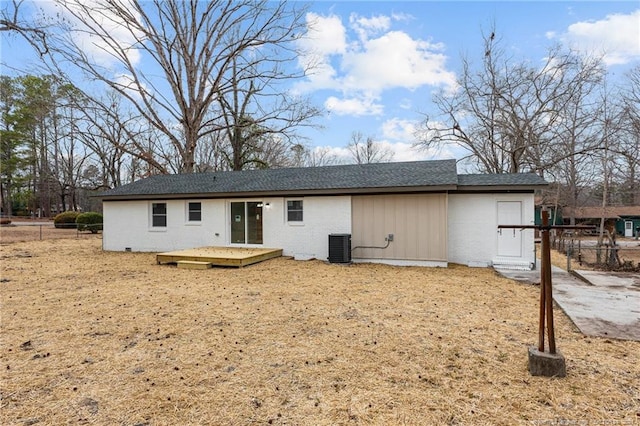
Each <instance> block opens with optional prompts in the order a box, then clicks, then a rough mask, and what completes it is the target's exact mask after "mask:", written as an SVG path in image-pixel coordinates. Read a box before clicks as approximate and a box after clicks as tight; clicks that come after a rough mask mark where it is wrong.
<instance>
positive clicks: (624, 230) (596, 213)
mask: <svg viewBox="0 0 640 426" xmlns="http://www.w3.org/2000/svg"><path fill="white" fill-rule="evenodd" d="M564 217H565V220H568V218H569V217H574V218H575V219H576V223H580V224H583V225H599V224H600V220H601V218H604V219H605V227H606V229H608V230H609V232H613V231H615V232H616V234H618V235H621V236H623V237H635V236H636V235H637V234H638V229H640V206H606V207H578V208H575V209H574V208H571V207H565V208H564Z"/></svg>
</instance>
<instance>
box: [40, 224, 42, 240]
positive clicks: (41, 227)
mask: <svg viewBox="0 0 640 426" xmlns="http://www.w3.org/2000/svg"><path fill="white" fill-rule="evenodd" d="M40 241H42V225H40Z"/></svg>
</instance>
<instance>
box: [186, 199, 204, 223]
mask: <svg viewBox="0 0 640 426" xmlns="http://www.w3.org/2000/svg"><path fill="white" fill-rule="evenodd" d="M201 220H202V203H200V202H189V203H187V221H189V222H200V221H201Z"/></svg>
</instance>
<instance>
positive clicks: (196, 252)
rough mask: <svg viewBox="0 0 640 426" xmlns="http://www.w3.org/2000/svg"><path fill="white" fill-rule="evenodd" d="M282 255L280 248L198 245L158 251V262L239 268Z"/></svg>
mask: <svg viewBox="0 0 640 426" xmlns="http://www.w3.org/2000/svg"><path fill="white" fill-rule="evenodd" d="M280 256H282V249H273V248H244V247H198V248H193V249H188V250H177V251H169V252H166V253H158V254H157V255H156V261H157V262H158V264H163V263H175V264H178V262H181V261H182V262H185V263H184V264H183V265H185V264H187V262H198V263H209V264H211V265H213V266H232V267H236V268H241V267H243V266H247V265H251V264H253V263H258V262H262V261H264V260H267V259H272V258H274V257H280Z"/></svg>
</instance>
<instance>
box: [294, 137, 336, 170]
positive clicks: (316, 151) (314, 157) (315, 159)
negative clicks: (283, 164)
mask: <svg viewBox="0 0 640 426" xmlns="http://www.w3.org/2000/svg"><path fill="white" fill-rule="evenodd" d="M291 152H292V158H291V165H292V166H293V167H321V166H332V165H334V164H337V163H338V157H337V156H336V155H335V154H333V153H332V152H331V148H329V147H326V146H325V147H315V148H309V147H307V146H305V145H303V144H301V143H298V144H295V145H294V146H292V147H291Z"/></svg>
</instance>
